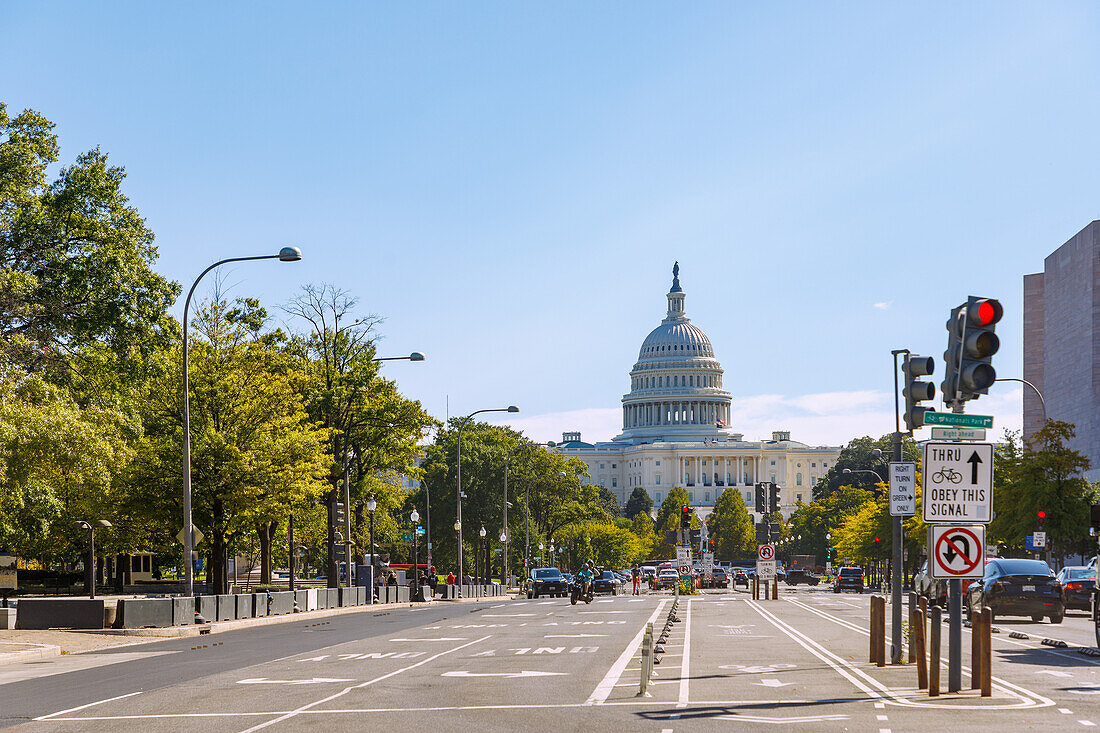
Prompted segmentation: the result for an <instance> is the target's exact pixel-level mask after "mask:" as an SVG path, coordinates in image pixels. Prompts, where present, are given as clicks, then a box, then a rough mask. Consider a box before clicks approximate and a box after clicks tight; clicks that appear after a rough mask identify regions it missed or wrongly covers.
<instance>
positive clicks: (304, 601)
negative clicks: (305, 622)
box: [294, 590, 317, 611]
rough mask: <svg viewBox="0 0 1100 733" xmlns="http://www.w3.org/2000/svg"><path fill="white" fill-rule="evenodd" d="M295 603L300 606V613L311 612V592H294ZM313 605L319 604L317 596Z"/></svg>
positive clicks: (314, 596) (315, 595) (314, 595)
mask: <svg viewBox="0 0 1100 733" xmlns="http://www.w3.org/2000/svg"><path fill="white" fill-rule="evenodd" d="M294 603H295V605H297V606H298V610H299V611H310V610H312V609H311V608H310V607H309V591H308V590H296V591H294ZM313 603H314V605H316V603H317V594H316V593H314V594H313Z"/></svg>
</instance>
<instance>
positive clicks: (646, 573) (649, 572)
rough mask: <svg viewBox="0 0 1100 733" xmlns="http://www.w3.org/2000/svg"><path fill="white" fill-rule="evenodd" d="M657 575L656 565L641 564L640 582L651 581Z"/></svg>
mask: <svg viewBox="0 0 1100 733" xmlns="http://www.w3.org/2000/svg"><path fill="white" fill-rule="evenodd" d="M656 577H657V566H656V565H643V566H642V582H643V583H651V582H653V579H654V578H656Z"/></svg>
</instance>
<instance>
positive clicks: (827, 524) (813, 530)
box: [790, 486, 874, 564]
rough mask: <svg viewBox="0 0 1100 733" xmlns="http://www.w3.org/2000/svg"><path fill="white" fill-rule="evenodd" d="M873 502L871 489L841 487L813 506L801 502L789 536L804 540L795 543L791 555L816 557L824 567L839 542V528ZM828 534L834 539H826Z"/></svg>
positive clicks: (792, 520)
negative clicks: (827, 555)
mask: <svg viewBox="0 0 1100 733" xmlns="http://www.w3.org/2000/svg"><path fill="white" fill-rule="evenodd" d="M873 499H874V494H873V493H872V491H871V490H869V489H865V488H861V487H859V486H840V487H838V488H837V489H836V490H835V491H833V492H831V493H829V495H828V496H825V497H823V498H821V499H818V500H817V501H814V502H811V503H810V504H803V503H801V502H799V503H798V507H797V509H795V511H794V513H793V514H791V517H790V534H791V535H792V536H795V537H801V538H802V539H801V540H799V541H797V542H796V543H794V545H793V548H792V552H794V553H795V554H800V555H801V554H810V555H814V556H815V557H816V558H817V563H818V564H824V562H825V555H826V551H827V550H828V548H830V547H835V546H836V543H837V541H838V540H839V537H838V536H837V535H836V530H837V528H839V527H840V526H841V525H842V524H844V522H845V521H846V520H847V519H848V518H849V517H851V516H852V515H854V514H856V513H858V512H859V511H860V510H861V509H862V508H863V507H864V505H866V504H867V503H868V502H871V501H872V500H873ZM828 534H832V535H834V536H833V537H832V539H827V538H826V535H828Z"/></svg>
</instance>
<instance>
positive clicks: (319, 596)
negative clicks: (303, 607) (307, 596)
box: [313, 588, 328, 610]
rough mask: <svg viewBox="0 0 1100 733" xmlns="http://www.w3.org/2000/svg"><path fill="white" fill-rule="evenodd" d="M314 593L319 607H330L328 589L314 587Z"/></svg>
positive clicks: (322, 608)
mask: <svg viewBox="0 0 1100 733" xmlns="http://www.w3.org/2000/svg"><path fill="white" fill-rule="evenodd" d="M313 594H314V599H315V601H316V604H317V609H320V610H324V609H326V608H328V589H326V588H314V589H313Z"/></svg>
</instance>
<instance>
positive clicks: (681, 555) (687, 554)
mask: <svg viewBox="0 0 1100 733" xmlns="http://www.w3.org/2000/svg"><path fill="white" fill-rule="evenodd" d="M676 564H677V565H687V566H688V567H689V568H690V567H691V548H690V547H677V548H676Z"/></svg>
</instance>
